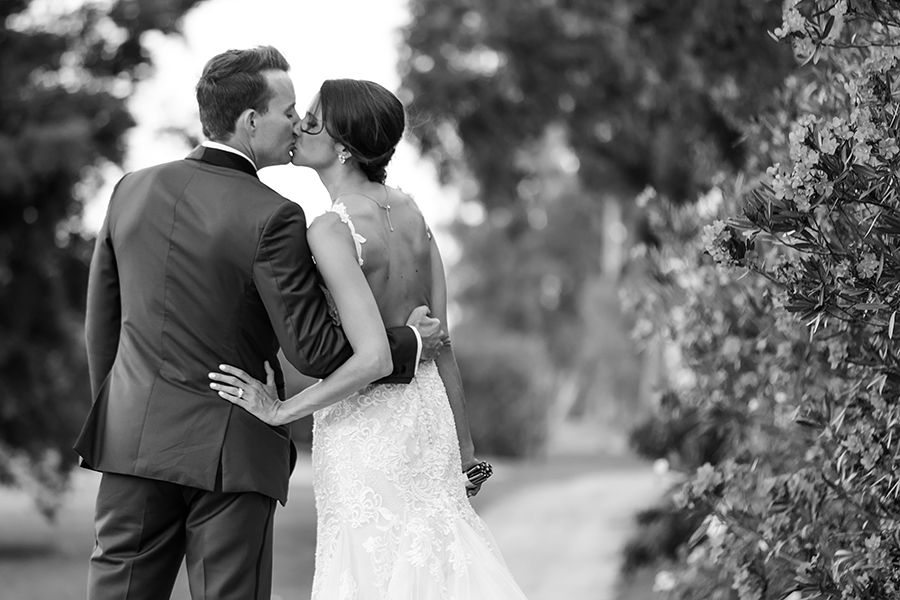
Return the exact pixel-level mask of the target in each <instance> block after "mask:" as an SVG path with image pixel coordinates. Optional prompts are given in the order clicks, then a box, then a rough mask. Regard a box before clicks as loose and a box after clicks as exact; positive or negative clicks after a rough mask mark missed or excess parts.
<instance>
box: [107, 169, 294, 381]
mask: <svg viewBox="0 0 900 600" xmlns="http://www.w3.org/2000/svg"><path fill="white" fill-rule="evenodd" d="M211 170H213V172H210V171H211ZM215 171H219V172H215ZM247 179H249V178H248V176H247V175H245V174H243V173H240V172H237V171H234V170H229V169H224V168H217V167H208V166H205V165H200V166H198V165H197V164H192V161H178V162H175V163H170V164H168V165H163V166H161V167H158V168H156V169H150V170H147V171H143V172H139V173H135V174H132V175H131V176H129V177H127V178H126V179H125V180H123V182H122V184H121V185H120V188H121V189H120V190H119V191H118V194H117V195H119V196H120V197H122V199H123V201H122V202H120V205H119V206H116V207H113V208H112V210H113V211H115V212H114V213H113V214H114V219H115V220H114V223H111V228H112V232H111V233H112V236H113V239H114V241H115V242H116V243H117V247H116V259H117V261H118V267H119V269H118V270H119V276H120V286H121V290H122V333H123V339H124V340H128V341H133V342H134V343H135V344H140V348H139V349H140V352H139V356H140V357H141V359H142V360H144V361H146V362H147V363H148V364H147V366H148V367H150V368H157V367H158V368H160V369H161V371H162V373H163V374H164V377H165V378H166V379H168V380H170V381H171V382H173V383H177V384H179V385H183V386H185V387H186V388H187V389H190V390H193V391H197V392H202V393H204V394H205V395H207V396H208V395H209V388H208V383H209V382H208V380H207V379H206V374H207V373H208V372H209V371H210V370H211V369H212V368H214V367H215V366H216V365H217V364H218V363H219V362H220V361H222V360H224V359H226V358H228V359H231V360H235V359H237V358H238V357H234V356H232V353H233V351H234V350H235V349H237V348H238V347H240V349H241V350H242V351H243V350H246V349H245V348H243V344H245V343H249V344H250V345H251V346H254V345H258V344H259V343H260V342H263V341H266V342H268V344H269V345H272V344H274V343H275V338H274V334H273V333H272V328H271V324H270V323H269V321H268V319H267V318H266V313H265V309H264V307H263V306H262V304H261V302H260V301H259V297H258V295H257V294H255V293H254V292H255V289H253V288H252V285H250V284H251V273H252V268H253V260H254V257H255V254H256V247H257V243H258V241H259V232H260V230H261V228H262V226H263V225H264V223H265V219H266V217H267V216H268V215H270V214H271V212H272V211H273V210H274V208H275V207H276V206H277V205H278V204H280V202H283V201H284V200H283V199H282V198H281V197H280V196H278V195H277V194H275V193H274V192H272V191H271V190H268V189H267V188H265V186H263V185H261V184H258V183H257V184H254V183H253V182H249V181H247ZM130 198H133V201H131V200H129V199H130ZM238 311H241V314H240V315H238ZM244 319H251V320H252V321H254V322H252V323H245V322H243V320H244ZM242 336H244V337H242ZM247 336H249V337H247ZM260 338H263V339H260ZM255 350H257V351H259V352H261V353H260V354H258V355H257V356H255V357H253V358H260V359H261V358H263V356H264V355H268V352H267V350H269V351H270V350H271V348H266V349H263V348H255ZM240 358H250V357H240ZM210 361H212V362H210ZM241 364H243V363H241ZM198 376H200V377H199V378H198Z"/></svg>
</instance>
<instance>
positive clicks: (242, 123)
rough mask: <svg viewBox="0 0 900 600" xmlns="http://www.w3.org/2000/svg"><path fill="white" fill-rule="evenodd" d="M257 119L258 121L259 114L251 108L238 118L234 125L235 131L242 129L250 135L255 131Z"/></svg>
mask: <svg viewBox="0 0 900 600" xmlns="http://www.w3.org/2000/svg"><path fill="white" fill-rule="evenodd" d="M257 119H259V113H258V112H256V111H255V110H254V109H252V108H248V109H247V110H245V111H244V112H242V113H241V114H240V116H238V118H237V122H236V123H235V125H236V126H237V129H244V130H246V131H247V132H248V133H251V134H252V133H253V131H254V130H255V129H256V125H257Z"/></svg>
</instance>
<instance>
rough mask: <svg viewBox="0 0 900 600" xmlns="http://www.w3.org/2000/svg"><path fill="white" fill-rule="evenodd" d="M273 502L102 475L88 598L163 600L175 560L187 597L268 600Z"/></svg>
mask: <svg viewBox="0 0 900 600" xmlns="http://www.w3.org/2000/svg"><path fill="white" fill-rule="evenodd" d="M274 513H275V500H274V499H272V498H269V497H268V496H264V495H262V494H258V493H255V492H244V493H223V492H210V491H205V490H200V489H196V488H191V487H187V486H183V485H179V484H175V483H169V482H165V481H156V480H153V479H144V478H141V477H132V476H128V475H116V474H110V473H104V474H103V478H102V479H101V482H100V489H99V491H98V493H97V506H96V514H95V520H94V523H95V535H96V537H95V546H94V553H93V555H92V556H91V566H90V574H89V577H88V600H161V599H166V598H169V597H170V596H171V594H172V588H173V586H174V584H175V579H176V577H177V575H178V571H179V569H180V568H181V563H182V560H183V559H184V560H186V562H187V572H188V583H189V585H190V589H191V597H192V598H193V599H194V600H269V598H270V597H271V590H272V531H273V517H274Z"/></svg>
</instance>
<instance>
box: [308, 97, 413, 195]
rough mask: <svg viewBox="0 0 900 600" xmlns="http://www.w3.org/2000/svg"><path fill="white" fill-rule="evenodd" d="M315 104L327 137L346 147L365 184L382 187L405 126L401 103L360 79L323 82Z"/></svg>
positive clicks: (404, 114) (403, 110)
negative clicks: (366, 181)
mask: <svg viewBox="0 0 900 600" xmlns="http://www.w3.org/2000/svg"><path fill="white" fill-rule="evenodd" d="M319 101H320V102H321V103H322V121H323V122H324V123H325V129H327V130H328V134H329V135H331V137H332V138H334V139H335V140H336V141H338V142H340V143H342V144H343V145H344V146H346V147H347V150H348V151H349V152H350V154H351V155H352V156H353V158H354V159H356V161H357V162H358V163H359V168H360V169H361V170H362V172H363V173H365V175H366V177H368V179H369V181H375V182H377V183H384V180H385V178H386V177H387V172H386V169H387V165H388V163H389V162H390V161H391V157H393V156H394V150H395V149H396V148H397V144H398V143H399V142H400V138H402V137H403V129H404V127H405V126H406V111H405V109H404V108H403V103H402V102H400V100H399V99H398V98H397V97H396V96H395V95H394V94H392V93H391V92H389V91H388V90H386V89H385V88H383V87H382V86H380V85H378V84H377V83H373V82H371V81H363V80H360V79H329V80H327V81H325V83H323V84H322V88H321V89H320V90H319Z"/></svg>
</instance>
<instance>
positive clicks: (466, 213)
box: [399, 0, 796, 450]
mask: <svg viewBox="0 0 900 600" xmlns="http://www.w3.org/2000/svg"><path fill="white" fill-rule="evenodd" d="M781 7H782V5H781V2H779V1H760V0H726V1H722V0H710V1H700V2H694V1H690V2H689V1H681V0H677V1H659V0H638V1H633V0H567V1H544V0H524V1H519V0H515V1H513V0H440V1H437V0H414V1H413V2H412V3H411V8H412V14H413V19H412V21H411V23H410V24H409V25H408V26H407V27H406V29H405V30H404V40H405V47H404V48H403V49H402V50H401V63H400V65H399V68H400V72H401V74H402V77H403V79H402V89H401V90H400V94H401V98H402V99H404V100H405V101H406V102H407V103H408V105H409V106H410V112H411V115H412V119H411V120H412V128H411V130H412V135H413V137H414V139H415V141H416V142H417V143H418V145H419V147H420V150H421V152H422V153H423V155H425V156H427V157H429V158H430V159H431V160H433V161H434V162H435V164H437V165H438V167H439V173H440V175H441V177H442V179H443V180H444V181H445V182H448V183H452V184H454V185H457V186H459V188H460V189H461V190H462V199H463V206H462V209H461V211H460V214H459V218H458V219H457V222H456V224H455V226H454V229H453V233H454V235H455V236H456V238H457V239H458V240H459V241H460V245H461V247H462V249H463V250H462V257H461V260H460V261H459V263H458V264H457V265H455V267H454V268H453V269H452V271H451V289H453V290H454V291H455V295H456V296H455V297H456V301H457V302H458V304H459V307H460V313H461V322H462V323H463V324H465V325H468V326H467V327H461V328H460V329H459V331H457V332H456V333H455V334H454V337H455V338H456V339H457V340H459V339H460V337H461V336H465V335H467V332H476V331H477V332H479V333H480V334H481V335H480V338H479V344H480V346H479V347H481V348H482V349H483V348H484V345H485V344H493V345H496V346H497V348H498V349H499V348H502V347H504V346H506V345H508V342H507V341H506V338H510V339H517V338H521V337H522V336H525V337H526V338H528V339H532V340H533V341H534V342H535V343H536V344H538V345H540V346H542V347H543V351H544V353H545V355H546V360H545V361H543V362H541V363H538V364H536V365H535V367H534V369H533V370H532V371H531V373H532V376H533V377H534V380H535V381H534V384H533V386H534V389H546V390H547V394H548V396H547V398H546V399H545V407H546V423H547V428H548V431H549V434H548V438H549V439H548V441H549V442H550V443H551V444H552V442H553V433H554V431H555V428H556V426H557V425H558V424H559V423H561V422H563V421H565V420H566V419H581V420H588V421H589V422H591V423H593V424H594V426H593V430H592V431H591V434H592V435H594V436H596V437H597V438H599V439H600V440H601V441H599V442H598V445H600V446H602V447H605V449H607V450H610V449H612V450H621V449H622V448H623V447H624V445H625V444H626V441H625V439H624V436H622V435H621V432H623V431H627V430H628V428H630V427H631V426H634V425H636V424H637V423H640V422H641V420H642V419H643V418H645V417H646V415H648V414H650V413H651V412H652V411H653V410H654V408H655V407H656V406H657V404H658V396H659V390H661V389H663V388H664V385H665V381H664V380H665V377H666V376H667V374H666V372H665V368H664V359H665V357H664V351H665V350H664V349H665V344H664V343H663V342H661V340H660V338H659V337H656V336H643V335H638V336H637V338H635V337H634V336H632V328H633V327H638V328H640V327H646V326H647V322H646V321H635V320H634V319H635V317H634V315H633V313H631V312H628V311H624V310H623V309H622V305H621V303H620V299H619V291H620V289H621V288H622V285H623V284H627V283H629V282H640V286H642V287H643V288H644V289H647V290H648V292H650V293H653V294H656V293H659V292H660V290H662V292H661V293H668V292H667V291H665V290H664V288H665V287H666V285H665V281H661V282H659V281H655V279H656V278H659V277H663V278H664V277H665V276H664V274H660V273H658V272H652V270H650V269H649V267H648V266H647V265H646V264H645V262H644V261H642V260H640V259H638V260H633V258H632V255H633V254H634V252H636V251H638V252H639V251H642V250H641V249H643V248H645V247H650V248H655V247H658V246H659V245H660V244H661V243H663V241H662V237H661V236H662V235H665V233H666V232H659V231H656V230H655V228H654V227H652V226H651V224H650V222H649V220H648V218H649V216H648V214H647V211H646V210H645V209H644V208H643V207H641V206H640V205H639V204H638V203H636V202H635V198H637V197H639V196H640V195H641V193H642V192H643V191H644V190H652V191H653V194H654V195H656V196H658V197H660V198H663V199H664V200H665V202H669V203H672V204H673V205H675V206H678V205H682V204H686V203H687V204H693V203H694V202H695V201H696V199H697V198H698V197H699V196H700V195H702V194H705V193H707V192H708V191H709V190H710V189H712V188H713V187H714V186H715V185H716V184H717V183H719V182H721V180H722V179H723V178H724V177H726V176H727V174H733V173H736V172H739V171H741V170H743V169H747V168H753V166H752V165H751V163H752V161H753V160H754V156H755V154H754V152H751V151H748V148H747V147H746V145H745V144H743V143H742V139H743V136H744V135H745V124H746V123H748V122H750V121H752V120H753V119H754V118H755V117H756V115H758V114H759V113H760V112H762V111H763V110H764V109H765V107H766V106H767V105H768V104H770V103H771V102H772V101H773V100H772V94H771V91H772V89H773V87H774V86H777V85H778V84H779V82H781V81H782V80H783V79H784V77H785V76H786V75H787V74H788V73H790V72H792V71H793V70H794V69H795V68H796V63H795V61H794V58H793V56H792V53H791V49H790V48H789V47H787V46H785V45H782V44H778V43H777V42H776V41H775V40H773V39H772V38H771V37H770V36H769V34H768V33H767V31H768V30H771V29H773V28H774V27H776V26H777V25H778V24H780V23H781ZM647 286H649V287H647ZM487 324H490V326H489V327H488V326H487ZM485 331H490V332H491V335H490V336H487V335H484V334H483V332H485ZM457 345H458V346H459V347H464V346H461V345H460V344H457ZM495 356H496V357H497V360H507V361H509V360H514V359H513V358H511V357H509V355H508V354H504V353H503V352H496V353H495ZM462 362H463V363H465V362H466V361H465V360H463V361H462ZM468 375H469V373H467V372H466V371H465V370H464V371H463V376H464V378H466V380H467V381H466V383H467V391H468V395H469V396H470V397H471V398H472V400H471V401H470V404H472V405H473V406H471V408H470V411H471V412H472V413H473V414H474V415H475V416H476V418H477V417H480V416H481V411H482V410H485V411H487V410H488V409H487V408H482V406H481V403H482V402H486V400H485V399H486V398H489V397H490V395H489V393H488V390H482V389H481V388H480V387H478V384H476V383H474V381H469V379H470V378H469V377H468ZM545 382H549V383H545ZM542 386H543V387H542ZM490 410H491V411H493V413H496V412H497V411H498V410H500V409H498V408H497V407H493V406H492V407H491V408H490ZM509 411H510V413H516V411H517V408H516V407H515V406H510V407H509ZM529 418H533V415H529ZM503 422H504V423H506V424H507V425H508V426H509V427H515V426H521V427H523V428H528V427H530V426H531V425H530V423H521V421H520V419H517V418H516V417H515V416H514V415H513V414H510V415H509V416H508V418H505V419H504V420H503ZM517 424H520V425H517ZM485 443H487V444H489V442H488V441H487V440H481V439H476V444H477V445H478V446H479V447H482V446H483V445H484V444H485Z"/></svg>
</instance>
